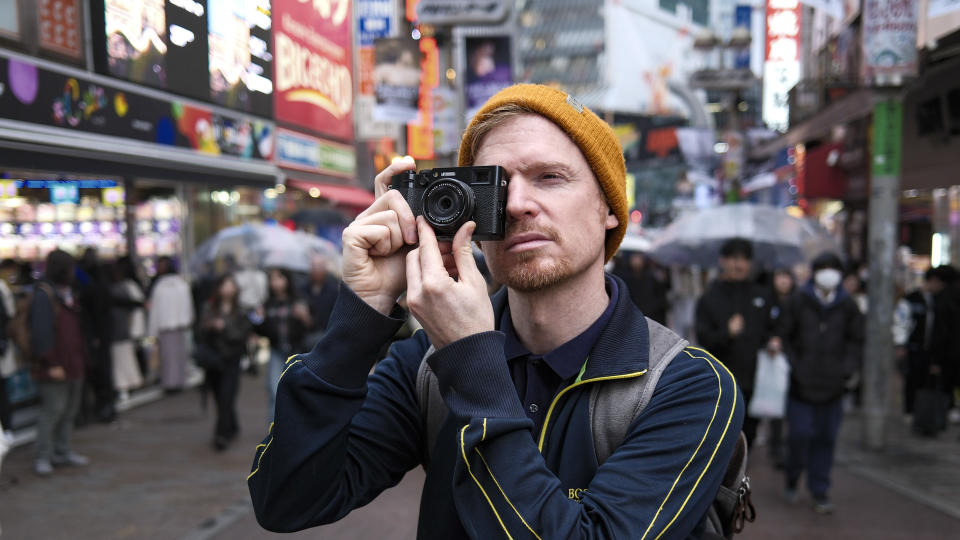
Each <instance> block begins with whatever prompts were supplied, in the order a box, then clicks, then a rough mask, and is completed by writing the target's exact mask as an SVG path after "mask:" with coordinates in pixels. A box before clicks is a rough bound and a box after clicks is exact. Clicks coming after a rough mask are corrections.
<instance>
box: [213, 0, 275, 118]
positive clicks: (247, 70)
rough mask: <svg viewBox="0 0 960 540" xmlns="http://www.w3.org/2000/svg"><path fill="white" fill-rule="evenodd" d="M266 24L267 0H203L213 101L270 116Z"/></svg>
mask: <svg viewBox="0 0 960 540" xmlns="http://www.w3.org/2000/svg"><path fill="white" fill-rule="evenodd" d="M270 26H271V21H270V0H239V1H238V0H207V30H208V32H209V49H210V62H209V69H210V98H211V99H212V100H213V102H214V103H219V104H221V105H224V106H226V107H230V108H232V109H238V110H241V111H248V112H254V113H257V114H261V115H264V116H272V113H273V81H272V80H271V77H272V74H271V72H272V70H273V53H272V46H271V39H270Z"/></svg>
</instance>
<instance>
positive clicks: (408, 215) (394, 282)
mask: <svg viewBox="0 0 960 540" xmlns="http://www.w3.org/2000/svg"><path fill="white" fill-rule="evenodd" d="M415 167H416V164H415V163H414V161H413V160H412V159H401V160H397V161H395V162H394V163H391V164H390V165H389V166H388V167H387V168H386V169H384V170H383V171H381V172H380V174H378V175H377V177H376V180H375V189H376V196H377V199H376V200H375V201H374V202H373V204H371V205H370V207H369V208H367V209H366V210H364V211H363V212H362V213H361V214H360V215H359V216H357V219H355V220H354V221H353V223H351V224H350V226H348V227H347V228H346V229H344V231H343V283H344V284H345V285H347V286H348V287H350V289H351V290H352V291H353V292H354V293H356V295H357V296H359V297H360V298H361V299H362V300H363V301H364V302H366V303H367V304H369V305H370V306H371V307H373V308H374V309H376V310H377V311H379V312H380V313H383V314H384V315H388V314H389V313H390V311H391V310H392V309H393V305H394V304H395V303H396V301H397V298H399V297H400V295H401V294H402V293H403V291H404V290H405V289H406V286H407V277H406V260H405V256H406V253H407V251H409V250H408V249H405V248H406V246H408V245H413V244H416V243H417V222H416V220H415V219H414V217H413V211H411V210H410V205H409V204H407V201H406V200H404V198H403V196H401V195H400V192H398V191H396V190H391V189H388V187H389V186H390V181H391V178H392V177H393V175H395V174H399V173H401V172H403V171H409V170H413V169H414V168H415Z"/></svg>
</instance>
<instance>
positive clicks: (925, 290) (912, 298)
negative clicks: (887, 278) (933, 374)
mask: <svg viewBox="0 0 960 540" xmlns="http://www.w3.org/2000/svg"><path fill="white" fill-rule="evenodd" d="M941 274H942V271H941V270H939V269H938V268H930V269H928V270H927V271H926V273H925V274H924V276H923V287H922V288H920V289H918V290H915V291H912V292H910V293H909V294H907V296H906V297H905V300H906V301H907V302H908V303H909V305H910V319H911V324H910V328H911V330H910V335H909V337H908V338H907V342H906V365H905V366H904V372H905V373H904V384H903V412H904V414H905V415H907V416H908V418H911V417H912V415H913V400H914V397H915V396H916V393H917V390H919V389H920V388H922V387H923V386H924V385H925V384H927V379H928V377H929V376H930V368H931V358H930V353H931V349H932V348H933V338H934V328H935V325H934V320H935V317H934V299H935V298H937V297H938V296H939V295H940V293H941V292H942V291H943V289H944V282H943V279H941ZM941 298H942V297H941ZM941 311H942V310H941ZM934 369H936V368H934Z"/></svg>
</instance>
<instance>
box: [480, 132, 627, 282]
mask: <svg viewBox="0 0 960 540" xmlns="http://www.w3.org/2000/svg"><path fill="white" fill-rule="evenodd" d="M474 164H475V165H500V166H501V167H503V168H505V169H506V170H507V173H508V174H509V176H510V184H509V188H508V192H507V209H506V212H507V228H506V236H505V238H504V240H503V241H489V242H482V248H483V254H484V256H485V257H486V260H487V264H488V265H489V267H490V272H491V274H492V275H493V277H494V279H495V280H496V281H497V282H500V283H503V284H505V285H507V286H508V287H510V288H512V289H515V290H518V291H523V292H530V291H536V290H542V289H545V288H549V287H552V286H555V285H558V284H561V283H563V282H565V281H567V280H569V279H570V278H572V277H575V276H578V275H581V274H583V273H585V272H586V271H587V270H588V269H590V268H593V267H597V268H600V267H602V266H603V261H604V241H605V238H606V231H607V230H608V229H613V228H615V227H616V226H617V224H618V222H617V218H616V216H614V215H612V214H610V210H609V207H608V206H607V204H606V202H605V201H604V199H603V194H602V192H601V190H600V185H599V184H598V183H597V179H596V176H594V174H593V171H591V169H590V165H589V164H588V163H587V160H586V158H584V156H583V153H581V152H580V149H579V148H578V147H577V146H576V145H575V144H574V143H573V141H572V140H570V138H569V137H567V135H566V134H565V133H564V132H563V131H561V130H560V128H558V127H557V126H556V125H555V124H554V123H553V122H551V121H550V120H547V119H546V118H543V117H541V116H538V115H533V114H529V115H523V116H518V117H515V118H512V119H510V120H508V121H506V122H504V123H503V124H502V125H500V126H498V127H496V128H494V129H493V130H491V131H490V132H489V133H488V134H487V135H486V137H484V139H483V143H482V144H481V146H480V149H479V151H478V152H477V154H476V156H475V158H474Z"/></svg>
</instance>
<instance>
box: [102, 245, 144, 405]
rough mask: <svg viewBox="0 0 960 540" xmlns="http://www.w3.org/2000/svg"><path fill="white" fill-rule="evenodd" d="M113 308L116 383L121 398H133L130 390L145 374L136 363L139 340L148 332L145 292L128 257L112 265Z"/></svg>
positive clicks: (111, 345) (111, 350)
mask: <svg viewBox="0 0 960 540" xmlns="http://www.w3.org/2000/svg"><path fill="white" fill-rule="evenodd" d="M110 272H111V278H112V283H111V285H110V297H111V301H112V302H111V304H112V307H111V310H112V316H113V324H112V329H113V336H112V337H113V339H112V340H111V344H110V356H111V358H112V360H113V384H114V389H115V390H116V391H117V393H118V399H119V401H126V400H127V399H129V398H130V391H131V390H133V389H135V388H139V387H140V386H142V385H143V374H142V373H141V371H140V366H139V364H138V363H137V341H138V340H139V339H140V338H142V337H143V334H144V332H145V326H146V324H145V322H144V320H145V315H144V313H143V305H144V300H145V299H144V296H143V290H141V289H140V285H139V283H138V282H137V281H136V279H135V277H136V274H135V270H134V266H133V263H132V261H131V260H130V258H129V257H124V258H122V259H120V260H118V261H117V262H115V263H114V264H113V265H112V266H111V267H110Z"/></svg>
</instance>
